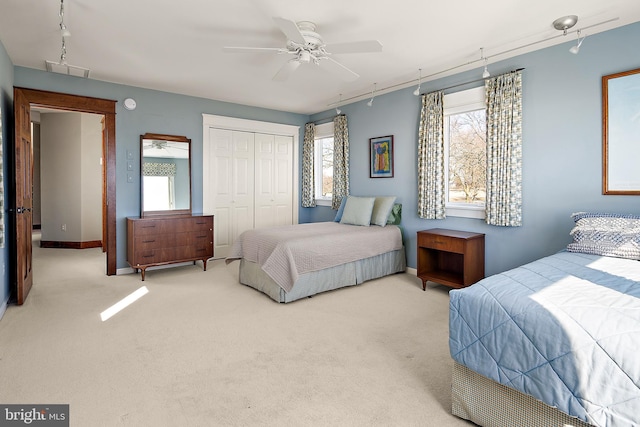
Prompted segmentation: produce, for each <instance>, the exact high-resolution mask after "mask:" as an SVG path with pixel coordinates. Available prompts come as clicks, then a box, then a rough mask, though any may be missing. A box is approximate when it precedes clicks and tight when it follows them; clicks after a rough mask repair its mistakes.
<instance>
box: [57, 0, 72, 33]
mask: <svg viewBox="0 0 640 427" xmlns="http://www.w3.org/2000/svg"><path fill="white" fill-rule="evenodd" d="M58 15H59V16H60V34H61V35H62V37H71V31H69V29H68V28H67V26H66V25H65V23H64V0H60V13H59V14H58Z"/></svg>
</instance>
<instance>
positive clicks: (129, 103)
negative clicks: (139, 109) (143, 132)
mask: <svg viewBox="0 0 640 427" xmlns="http://www.w3.org/2000/svg"><path fill="white" fill-rule="evenodd" d="M124 108H126V109H127V110H135V109H136V100H135V99H133V98H127V99H125V100H124Z"/></svg>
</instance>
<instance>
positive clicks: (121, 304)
mask: <svg viewBox="0 0 640 427" xmlns="http://www.w3.org/2000/svg"><path fill="white" fill-rule="evenodd" d="M147 293H149V289H147V287H146V286H143V287H141V288H139V289H138V290H136V291H135V292H133V293H131V294H129V295H127V296H126V297H124V298H122V299H121V300H120V301H118V302H117V303H115V304H113V305H112V306H111V307H109V308H107V309H106V310H105V311H103V312H102V313H100V318H101V319H102V321H103V322H104V321H105V320H108V319H109V318H111V317H112V316H114V315H115V314H117V313H119V312H120V311H121V310H124V309H125V308H126V307H128V306H129V305H131V304H133V303H134V302H136V301H137V300H138V299H140V298H142V296H144V295H146V294H147Z"/></svg>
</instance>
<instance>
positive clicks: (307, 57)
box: [298, 50, 311, 64]
mask: <svg viewBox="0 0 640 427" xmlns="http://www.w3.org/2000/svg"><path fill="white" fill-rule="evenodd" d="M298 61H300V62H304V63H305V64H308V63H309V62H311V53H309V52H307V51H306V50H301V51H300V55H298Z"/></svg>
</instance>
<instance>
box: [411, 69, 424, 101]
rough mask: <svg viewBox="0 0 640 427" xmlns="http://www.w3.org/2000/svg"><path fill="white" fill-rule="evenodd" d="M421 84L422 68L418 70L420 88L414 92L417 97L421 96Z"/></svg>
mask: <svg viewBox="0 0 640 427" xmlns="http://www.w3.org/2000/svg"><path fill="white" fill-rule="evenodd" d="M420 84H422V68H418V87H417V88H416V90H414V91H413V94H414V95H415V96H420Z"/></svg>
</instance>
